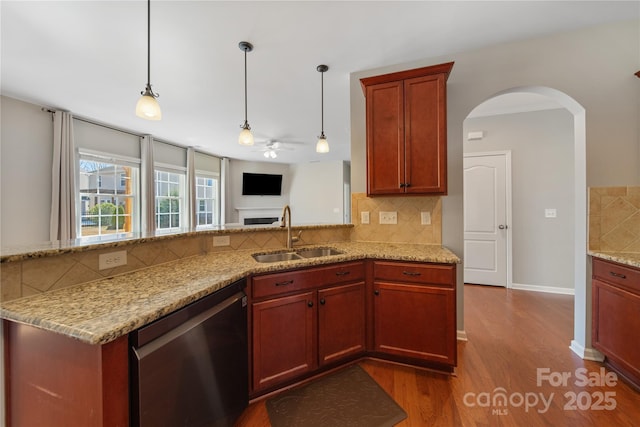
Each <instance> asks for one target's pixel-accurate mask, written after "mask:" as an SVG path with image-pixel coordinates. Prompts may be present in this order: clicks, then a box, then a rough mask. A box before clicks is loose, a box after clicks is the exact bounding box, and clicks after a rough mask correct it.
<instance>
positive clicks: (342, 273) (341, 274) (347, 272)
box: [336, 270, 351, 276]
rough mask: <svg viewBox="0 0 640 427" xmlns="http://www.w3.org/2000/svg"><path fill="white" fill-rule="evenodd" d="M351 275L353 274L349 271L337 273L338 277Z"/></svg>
mask: <svg viewBox="0 0 640 427" xmlns="http://www.w3.org/2000/svg"><path fill="white" fill-rule="evenodd" d="M349 274H351V272H350V271H349V270H347V271H336V276H347V275H349Z"/></svg>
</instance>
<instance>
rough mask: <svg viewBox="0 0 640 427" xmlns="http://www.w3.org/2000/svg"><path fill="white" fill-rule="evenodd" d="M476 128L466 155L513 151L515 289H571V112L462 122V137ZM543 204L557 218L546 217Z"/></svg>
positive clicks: (523, 114)
mask: <svg viewBox="0 0 640 427" xmlns="http://www.w3.org/2000/svg"><path fill="white" fill-rule="evenodd" d="M480 130H481V131H484V137H483V138H482V140H479V141H465V142H464V147H463V149H464V153H481V152H486V151H503V150H510V151H511V160H512V162H511V170H512V195H513V201H512V209H513V211H512V223H511V224H509V229H510V232H511V233H512V242H513V246H512V248H513V249H512V255H513V258H512V263H513V284H514V287H516V288H517V287H519V286H522V285H524V286H527V287H528V286H533V287H551V288H565V289H571V290H573V287H574V274H573V242H574V231H573V218H574V190H573V181H574V168H573V141H574V138H573V116H572V115H571V114H570V113H569V112H568V111H567V110H565V109H556V110H546V111H536V112H530V113H518V114H503V115H498V116H491V117H478V118H468V119H466V120H465V122H464V131H463V135H467V134H468V132H469V131H480ZM546 208H554V209H556V210H557V213H558V216H557V217H556V218H553V219H551V218H545V216H544V211H545V209H546ZM541 265H543V266H544V268H540V266H541ZM560 291H562V290H560Z"/></svg>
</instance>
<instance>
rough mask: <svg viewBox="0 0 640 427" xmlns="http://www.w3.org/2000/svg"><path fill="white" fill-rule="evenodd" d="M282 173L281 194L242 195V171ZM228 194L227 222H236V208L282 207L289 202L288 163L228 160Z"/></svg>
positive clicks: (289, 179) (289, 180)
mask: <svg viewBox="0 0 640 427" xmlns="http://www.w3.org/2000/svg"><path fill="white" fill-rule="evenodd" d="M243 172H251V173H268V174H282V195H281V196H243V195H242V173H243ZM228 188H229V194H228V198H227V212H226V218H227V223H237V222H238V210H236V208H280V209H281V208H282V207H283V206H284V205H288V204H289V193H290V192H291V177H290V172H289V165H287V164H284V163H272V162H247V161H244V160H236V159H230V160H229V182H228Z"/></svg>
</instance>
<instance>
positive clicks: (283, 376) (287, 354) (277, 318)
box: [252, 292, 317, 390]
mask: <svg viewBox="0 0 640 427" xmlns="http://www.w3.org/2000/svg"><path fill="white" fill-rule="evenodd" d="M315 305H316V304H315V292H305V293H302V294H296V295H292V296H288V297H281V298H275V299H270V300H267V301H262V302H257V303H254V304H252V318H253V322H252V326H253V389H254V390H259V389H264V388H267V387H270V386H273V385H276V384H278V383H281V382H283V381H286V380H289V379H292V378H295V377H297V376H298V375H300V374H304V373H305V372H308V371H310V370H312V369H315V367H316V365H317V363H316V356H315V355H316V351H317V350H316V323H315V319H316V307H315Z"/></svg>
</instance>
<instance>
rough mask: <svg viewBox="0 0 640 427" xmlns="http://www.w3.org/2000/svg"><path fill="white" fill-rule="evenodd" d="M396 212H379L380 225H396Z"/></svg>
mask: <svg viewBox="0 0 640 427" xmlns="http://www.w3.org/2000/svg"><path fill="white" fill-rule="evenodd" d="M397 223H398V212H380V224H397Z"/></svg>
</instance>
